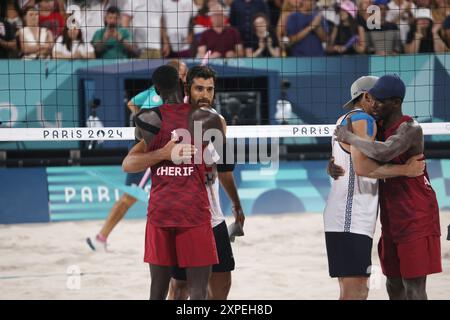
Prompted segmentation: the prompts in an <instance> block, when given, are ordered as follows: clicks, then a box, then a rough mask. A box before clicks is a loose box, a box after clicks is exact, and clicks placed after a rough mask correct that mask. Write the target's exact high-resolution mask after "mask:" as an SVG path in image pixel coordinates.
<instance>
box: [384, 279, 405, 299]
mask: <svg viewBox="0 0 450 320" xmlns="http://www.w3.org/2000/svg"><path fill="white" fill-rule="evenodd" d="M386 290H387V293H388V295H389V297H390V298H391V299H404V294H405V287H404V286H403V282H402V280H401V279H395V280H392V279H389V278H388V279H387V280H386Z"/></svg>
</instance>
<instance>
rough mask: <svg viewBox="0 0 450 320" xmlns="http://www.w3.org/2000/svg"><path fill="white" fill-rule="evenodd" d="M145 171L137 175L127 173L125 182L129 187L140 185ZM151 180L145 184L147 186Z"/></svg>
mask: <svg viewBox="0 0 450 320" xmlns="http://www.w3.org/2000/svg"><path fill="white" fill-rule="evenodd" d="M144 174H145V171H142V172H137V173H127V178H126V180H125V184H126V185H127V186H131V185H137V186H138V185H139V183H140V182H141V180H142V178H143V177H144ZM148 180H150V178H149V179H147V181H146V182H145V184H147V182H148Z"/></svg>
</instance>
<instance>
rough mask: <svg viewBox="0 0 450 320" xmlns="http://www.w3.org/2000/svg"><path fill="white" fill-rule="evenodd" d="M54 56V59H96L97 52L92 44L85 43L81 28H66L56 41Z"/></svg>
mask: <svg viewBox="0 0 450 320" xmlns="http://www.w3.org/2000/svg"><path fill="white" fill-rule="evenodd" d="M78 23H79V22H78ZM52 55H53V58H54V59H94V58H95V50H94V47H93V46H92V45H91V44H90V43H86V42H84V40H83V33H82V32H81V30H80V27H79V26H74V27H71V28H68V27H67V26H65V27H64V29H63V32H62V35H61V36H59V37H58V38H57V39H56V43H55V45H54V46H53V52H52Z"/></svg>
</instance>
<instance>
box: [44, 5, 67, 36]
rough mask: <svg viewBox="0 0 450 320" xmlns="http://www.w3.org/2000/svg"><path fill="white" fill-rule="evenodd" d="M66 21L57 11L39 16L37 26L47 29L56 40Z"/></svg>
mask: <svg viewBox="0 0 450 320" xmlns="http://www.w3.org/2000/svg"><path fill="white" fill-rule="evenodd" d="M65 24H66V22H65V21H64V18H63V16H62V15H61V14H60V13H59V12H52V13H51V14H49V15H48V16H46V17H45V16H41V15H40V16H39V26H40V27H44V28H47V29H49V30H50V31H51V32H52V34H53V38H54V39H55V41H56V38H58V37H59V36H60V35H61V34H62V31H63V29H64V26H65Z"/></svg>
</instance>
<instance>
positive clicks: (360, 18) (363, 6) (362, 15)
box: [356, 0, 372, 39]
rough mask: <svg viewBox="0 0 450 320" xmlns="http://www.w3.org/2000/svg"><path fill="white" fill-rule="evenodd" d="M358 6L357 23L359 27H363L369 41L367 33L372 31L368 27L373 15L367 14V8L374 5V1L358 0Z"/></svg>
mask: <svg viewBox="0 0 450 320" xmlns="http://www.w3.org/2000/svg"><path fill="white" fill-rule="evenodd" d="M356 5H357V7H358V14H357V15H356V21H357V23H358V25H359V26H361V27H363V29H364V32H365V35H366V39H367V31H369V30H370V29H369V27H368V25H367V20H368V19H369V17H370V16H371V13H369V12H367V8H369V7H370V6H371V5H372V0H357V1H356Z"/></svg>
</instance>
